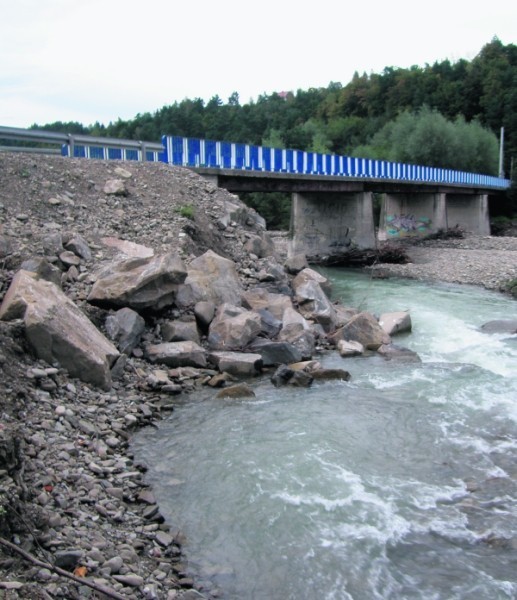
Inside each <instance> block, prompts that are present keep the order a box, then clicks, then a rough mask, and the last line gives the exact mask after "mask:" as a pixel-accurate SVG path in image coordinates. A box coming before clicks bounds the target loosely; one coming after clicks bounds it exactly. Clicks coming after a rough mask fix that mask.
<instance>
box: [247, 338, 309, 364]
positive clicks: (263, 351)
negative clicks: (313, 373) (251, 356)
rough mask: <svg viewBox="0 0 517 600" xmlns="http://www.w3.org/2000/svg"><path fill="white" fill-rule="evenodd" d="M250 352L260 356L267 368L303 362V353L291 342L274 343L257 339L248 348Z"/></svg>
mask: <svg viewBox="0 0 517 600" xmlns="http://www.w3.org/2000/svg"><path fill="white" fill-rule="evenodd" d="M248 350H249V351H250V352H255V353H256V354H260V356H262V362H263V364H264V366H265V367H271V366H273V365H282V364H288V363H293V362H299V361H300V360H302V353H301V352H300V351H299V350H298V348H297V347H296V346H295V345H294V344H290V343H289V342H272V341H271V340H266V339H264V338H257V339H256V340H255V341H254V342H252V343H251V344H250V345H249V346H248Z"/></svg>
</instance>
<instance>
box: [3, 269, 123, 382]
mask: <svg viewBox="0 0 517 600" xmlns="http://www.w3.org/2000/svg"><path fill="white" fill-rule="evenodd" d="M0 319H3V320H9V319H23V321H24V325H25V333H26V336H27V340H28V342H29V344H30V346H31V348H32V350H33V351H34V353H35V355H36V356H37V357H38V358H41V359H43V360H45V361H46V362H48V363H49V364H54V363H58V364H59V365H60V366H61V367H62V368H64V369H66V370H67V371H68V372H69V374H70V375H71V376H72V377H77V378H78V379H81V380H82V381H85V382H87V383H91V384H93V385H96V386H98V387H100V388H102V389H105V390H108V389H110V387H111V373H110V368H111V366H112V365H113V364H114V362H115V361H116V359H117V358H118V357H119V352H118V350H117V349H116V348H115V346H114V345H113V344H112V343H111V342H110V341H109V340H107V339H106V338H105V337H104V335H102V333H101V332H100V331H99V330H98V329H97V328H96V327H95V326H94V325H93V323H92V322H91V321H90V320H89V319H88V318H87V317H86V315H84V313H82V312H81V310H80V309H79V308H78V307H77V306H76V305H75V304H74V303H73V302H72V301H71V300H70V299H69V298H67V297H66V296H65V295H64V294H63V292H62V291H61V290H60V289H59V288H58V287H56V286H55V285H54V284H53V283H50V282H48V281H44V280H38V279H36V278H35V276H34V275H33V274H31V273H29V272H28V271H23V270H21V271H18V273H17V274H16V275H15V276H14V278H13V281H12V282H11V285H10V287H9V289H8V291H7V293H6V295H5V297H4V300H3V302H2V305H1V306H0Z"/></svg>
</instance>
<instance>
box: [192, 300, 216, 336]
mask: <svg viewBox="0 0 517 600" xmlns="http://www.w3.org/2000/svg"><path fill="white" fill-rule="evenodd" d="M215 308H216V306H215V304H214V303H213V302H212V301H210V300H200V301H199V302H196V305H195V306H194V316H195V317H196V321H197V324H198V325H199V328H200V329H201V331H204V332H205V333H206V332H207V331H208V327H209V325H210V323H211V322H212V320H213V318H214V316H215Z"/></svg>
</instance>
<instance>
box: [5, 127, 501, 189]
mask: <svg viewBox="0 0 517 600" xmlns="http://www.w3.org/2000/svg"><path fill="white" fill-rule="evenodd" d="M2 139H6V140H9V141H12V140H19V141H22V142H24V143H25V144H33V147H32V148H30V147H28V146H27V145H25V146H23V147H15V146H6V147H2V146H0V151H2V150H5V151H11V152H13V151H23V152H30V151H33V152H51V153H54V152H55V150H57V151H58V152H59V151H60V152H61V154H62V155H63V156H71V157H77V158H98V159H103V160H135V161H142V160H143V161H152V162H158V161H160V162H165V163H168V164H171V165H179V166H184V167H194V168H195V167H198V168H200V167H209V168H219V169H232V170H247V171H262V172H266V173H291V174H299V175H320V176H321V175H327V176H334V177H350V178H354V179H357V178H363V177H364V178H368V179H376V180H377V179H378V180H392V181H401V182H416V183H441V184H455V185H467V186H479V187H483V188H494V189H499V190H501V189H507V188H509V187H510V185H511V182H510V180H508V179H504V178H501V177H494V176H491V175H483V174H479V173H467V172H464V171H453V170H451V169H440V168H436V167H424V166H419V165H410V164H405V163H396V162H389V161H385V160H373V159H369V158H356V157H352V156H337V155H335V154H321V153H318V152H304V151H303V150H286V149H280V148H268V147H265V146H254V145H251V144H237V143H232V142H223V141H214V140H204V139H198V138H187V137H179V136H170V135H166V136H163V137H162V141H161V143H156V142H143V141H136V140H124V139H119V138H105V137H96V136H89V135H77V134H67V133H58V132H51V131H41V130H34V129H19V128H15V127H2V126H0V141H1V140H2ZM58 148H59V150H58Z"/></svg>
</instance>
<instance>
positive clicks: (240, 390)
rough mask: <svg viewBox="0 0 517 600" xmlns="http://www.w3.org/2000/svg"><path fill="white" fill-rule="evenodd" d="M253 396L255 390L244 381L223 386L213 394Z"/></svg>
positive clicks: (229, 396) (227, 396)
mask: <svg viewBox="0 0 517 600" xmlns="http://www.w3.org/2000/svg"><path fill="white" fill-rule="evenodd" d="M255 396H256V394H255V392H254V391H253V390H252V389H251V387H250V386H249V385H248V384H247V383H244V382H243V383H236V384H235V385H230V386H228V387H226V388H223V389H222V390H219V391H218V392H217V394H216V395H215V397H216V398H255Z"/></svg>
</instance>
